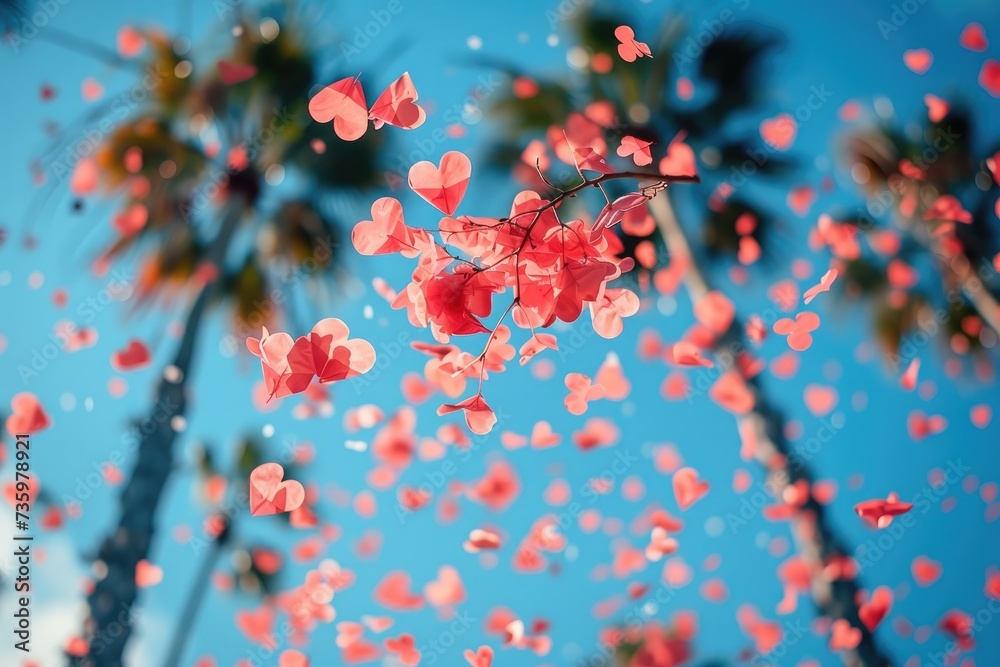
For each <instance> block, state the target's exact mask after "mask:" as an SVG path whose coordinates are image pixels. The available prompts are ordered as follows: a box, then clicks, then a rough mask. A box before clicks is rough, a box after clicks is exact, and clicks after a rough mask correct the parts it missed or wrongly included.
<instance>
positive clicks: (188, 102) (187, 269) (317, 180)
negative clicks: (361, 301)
mask: <svg viewBox="0 0 1000 667" xmlns="http://www.w3.org/2000/svg"><path fill="white" fill-rule="evenodd" d="M307 23H308V21H306V20H304V17H303V16H302V15H299V14H296V13H294V12H293V11H292V10H290V9H289V10H284V9H281V8H278V9H275V10H273V11H272V12H271V13H269V14H261V15H257V14H253V13H251V12H249V11H246V10H243V11H241V12H240V13H239V15H238V16H237V17H236V19H235V21H234V22H233V23H232V25H231V26H230V25H227V26H225V29H226V33H227V34H226V40H227V41H228V42H229V44H228V46H227V47H226V49H225V52H224V53H223V54H222V57H221V58H219V59H218V60H217V61H216V60H212V61H211V62H208V63H197V62H195V61H194V60H193V59H192V57H191V56H190V55H189V53H188V50H187V41H186V40H183V39H181V40H171V39H169V38H168V37H167V36H166V35H164V34H162V33H161V32H158V31H156V30H144V31H141V33H140V34H141V37H142V39H144V41H145V44H146V53H147V57H148V65H149V69H148V70H147V71H148V72H151V73H155V74H150V75H149V76H147V77H146V78H145V79H143V82H142V84H141V85H143V87H144V88H145V89H146V92H147V93H148V102H147V103H146V104H145V105H143V106H142V107H141V108H139V109H136V111H135V112H134V113H133V114H132V115H131V116H130V117H129V118H127V119H126V120H124V121H123V122H122V123H121V124H119V125H118V126H117V127H115V128H114V129H113V131H111V132H110V133H108V134H107V135H106V136H105V137H104V138H103V140H102V141H101V143H100V146H99V147H98V148H97V151H96V152H95V154H94V157H93V159H92V161H89V162H87V161H82V162H81V163H80V164H78V165H77V166H76V172H75V175H79V174H81V173H82V174H83V176H81V180H86V179H85V178H84V176H86V171H87V170H89V169H95V170H96V173H97V175H98V179H99V186H100V193H101V194H102V195H105V196H107V197H110V198H113V199H114V200H115V201H116V202H118V203H119V204H120V213H119V215H118V216H116V218H115V226H116V228H117V229H118V231H119V235H118V237H117V238H116V239H115V240H114V242H113V243H111V245H110V246H109V247H108V248H107V250H106V252H105V253H104V254H103V255H102V257H101V260H100V262H99V263H100V264H103V265H108V264H110V263H111V262H113V261H119V260H122V259H124V258H125V256H126V255H132V256H138V258H139V260H138V261H139V266H140V269H139V274H138V279H137V284H136V285H135V286H134V287H135V291H136V293H137V295H138V297H139V300H140V302H141V303H144V304H153V303H159V304H162V305H166V306H170V305H172V304H175V303H178V302H189V303H190V304H191V305H190V307H189V310H188V311H187V316H186V319H185V320H184V330H183V334H182V336H181V339H180V342H179V345H178V349H177V352H176V355H175V356H174V358H173V361H172V363H171V364H170V365H169V366H167V368H166V369H165V370H164V372H163V375H162V377H161V379H160V380H159V383H158V386H157V390H156V396H155V404H154V406H153V408H152V410H151V411H150V413H149V416H148V417H147V418H146V419H145V420H143V421H141V422H139V423H137V424H136V425H135V426H134V428H133V431H132V432H133V434H134V435H135V437H136V438H137V439H138V441H139V444H138V454H137V460H136V463H135V468H134V470H133V472H132V475H131V476H130V477H129V479H128V481H127V483H126V484H125V486H124V489H123V491H122V494H121V499H120V515H119V517H118V520H117V523H116V526H115V528H114V530H113V531H112V532H111V533H110V535H109V536H108V537H107V538H106V539H105V540H104V541H103V542H102V544H101V546H100V549H99V551H98V553H97V555H96V561H95V566H94V572H95V574H96V579H97V581H96V583H95V585H94V588H93V591H92V592H91V594H90V596H89V600H88V601H89V608H90V616H89V618H88V620H87V622H86V624H85V628H84V633H83V638H84V639H85V640H87V641H88V643H89V646H90V648H89V649H88V651H87V652H86V653H84V654H82V655H73V656H70V662H71V664H72V665H75V666H76V667H83V666H87V667H105V666H107V667H120V665H121V664H122V652H123V650H124V647H125V644H126V642H127V640H128V638H129V635H130V634H131V630H132V628H131V619H132V617H133V615H132V614H124V615H123V614H122V610H123V609H126V610H128V609H131V607H132V606H133V605H134V604H135V601H136V593H137V590H136V583H135V570H136V565H137V564H138V563H139V561H140V560H142V559H145V558H147V556H148V554H149V552H150V545H151V542H152V539H153V536H154V535H155V533H156V513H157V508H158V507H159V504H160V500H161V497H162V495H163V490H164V487H165V484H166V482H167V479H168V477H169V475H170V473H171V471H172V468H173V466H174V453H173V445H174V442H175V440H176V438H177V434H178V432H180V431H182V430H183V429H184V423H185V422H184V417H185V414H186V411H187V402H188V382H189V378H190V376H191V373H192V371H193V361H194V355H195V349H196V346H197V342H198V336H199V333H200V331H201V329H202V326H203V324H204V321H205V319H206V317H207V316H208V313H209V312H210V310H212V309H213V308H216V307H225V308H227V309H228V310H229V312H230V313H231V319H232V326H233V331H234V338H233V340H234V341H235V342H236V344H237V345H238V344H239V342H240V341H242V339H244V338H245V337H246V336H247V335H249V334H254V335H255V334H256V333H257V332H259V331H260V327H261V326H266V325H271V324H274V323H275V320H276V318H278V317H280V316H281V315H282V314H284V315H289V312H288V310H289V308H290V307H291V304H292V303H293V301H294V298H293V297H294V295H293V294H292V292H293V290H295V289H297V288H299V287H301V286H303V285H306V284H309V285H312V286H314V287H317V288H318V287H321V286H322V281H323V280H324V279H327V278H329V277H330V276H331V275H335V274H336V273H337V271H338V269H337V266H338V264H337V249H338V245H339V241H338V239H339V232H338V225H337V222H336V217H337V212H338V210H341V209H348V208H349V206H350V204H352V203H353V202H352V201H351V200H349V199H348V200H345V197H346V196H347V195H348V193H351V192H357V191H358V190H359V189H363V188H367V187H370V186H373V185H374V184H375V183H376V180H377V178H378V175H379V173H380V172H379V167H378V160H379V151H380V147H381V141H382V135H381V133H374V132H370V133H368V134H367V135H366V136H365V137H364V138H363V139H361V140H359V141H356V142H353V143H344V142H341V141H339V140H336V139H335V138H334V135H333V133H332V132H328V131H327V130H328V128H325V127H322V126H319V125H317V124H316V123H313V122H312V121H311V119H310V118H309V115H308V111H307V105H308V101H309V97H310V92H311V91H312V88H313V87H314V86H315V84H317V83H320V82H321V81H319V79H320V77H321V76H322V77H326V76H329V75H330V72H328V71H326V72H323V73H320V72H319V71H318V70H319V66H318V54H317V48H316V47H315V46H314V45H312V44H310V37H309V34H308V31H307V30H306V27H307V26H306V24H307ZM323 82H325V81H323ZM74 180H76V179H74ZM283 311H284V312H283ZM292 315H294V314H292ZM227 531H228V525H227V526H226V531H220V533H219V534H220V536H224V535H225V534H226V532H227ZM218 542H219V544H220V545H221V544H222V543H224V540H222V539H219V540H218ZM123 618H124V619H125V620H124V627H121V626H122V624H123V623H122V619H123ZM109 629H111V630H112V632H110V633H109V632H108V630H109ZM76 653H79V651H77V652H76Z"/></svg>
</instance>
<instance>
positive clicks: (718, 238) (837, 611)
mask: <svg viewBox="0 0 1000 667" xmlns="http://www.w3.org/2000/svg"><path fill="white" fill-rule="evenodd" d="M730 22H731V21H730ZM716 23H719V29H718V30H715V31H711V30H709V27H708V24H707V23H705V24H703V27H702V29H701V30H700V31H698V32H695V31H689V30H688V26H687V24H686V22H685V20H684V19H683V18H682V17H680V16H677V15H673V14H668V15H667V16H666V17H665V19H664V20H663V23H662V25H661V27H660V29H659V31H658V33H657V34H656V36H655V38H654V39H653V40H650V46H651V47H652V52H653V54H654V56H655V57H654V58H651V59H650V58H640V59H639V60H636V61H635V62H632V63H623V62H621V60H620V59H619V58H618V56H617V53H616V51H617V46H618V42H617V40H616V39H615V37H614V33H615V29H616V28H617V27H618V26H620V25H625V24H629V22H628V21H627V20H626V19H624V18H622V17H619V16H613V15H611V14H608V13H602V12H601V11H599V10H597V11H593V12H590V11H582V12H581V13H580V15H579V16H577V17H576V18H575V20H574V21H573V27H574V30H575V35H576V38H577V42H578V44H579V46H578V47H577V48H571V49H570V50H569V54H570V57H569V59H570V61H571V63H572V64H574V65H575V66H576V68H577V71H576V72H575V73H574V76H573V78H572V80H571V81H562V80H558V79H543V80H536V79H533V78H531V77H530V76H529V75H527V74H526V73H523V72H520V71H518V70H517V68H515V67H511V66H508V65H506V64H502V63H501V64H499V65H497V63H487V64H491V65H493V66H499V67H501V68H502V69H505V70H506V71H507V72H508V73H509V74H510V76H511V78H512V81H513V85H512V87H511V90H512V92H511V93H510V94H509V95H506V96H504V97H502V98H501V99H499V100H498V101H496V102H495V103H494V104H493V105H492V106H491V108H490V112H491V113H492V115H493V116H494V118H495V119H496V121H497V122H498V124H499V125H500V139H499V140H498V141H497V142H496V143H495V145H494V146H493V148H492V150H491V156H492V161H493V163H494V164H495V165H496V166H498V167H501V168H504V169H510V168H511V167H512V166H513V167H514V168H515V173H521V174H523V175H525V176H526V180H528V179H531V180H530V181H529V182H531V183H532V185H533V186H535V187H543V188H544V187H545V184H544V183H542V182H541V179H538V178H534V179H532V175H531V174H530V171H531V170H530V169H525V167H526V165H525V163H524V159H523V157H522V152H521V147H523V146H524V145H525V144H526V143H527V142H528V140H531V139H537V138H539V136H541V135H543V134H544V133H545V132H546V131H549V129H550V128H556V134H557V135H559V136H561V134H560V133H559V129H558V128H565V127H566V126H567V123H568V122H569V121H570V119H571V116H572V115H573V114H574V113H576V114H580V113H581V112H584V113H585V112H586V111H588V107H590V106H591V105H592V104H593V103H603V104H607V103H610V104H611V105H612V106H613V108H614V115H615V117H616V118H617V119H618V120H617V124H615V125H614V126H613V127H610V128H609V127H607V126H604V127H602V128H601V133H602V135H603V136H604V137H605V138H606V139H607V140H608V145H609V146H611V147H612V148H613V147H614V143H613V142H612V140H615V139H617V140H620V139H621V137H623V136H625V135H631V136H634V137H637V138H639V139H642V140H645V141H652V142H654V143H655V144H656V145H657V146H660V147H663V146H666V145H667V144H669V143H670V142H671V140H672V139H673V138H674V137H676V136H678V133H679V132H684V133H686V137H687V138H686V141H687V143H688V144H689V145H691V147H692V148H693V149H694V152H695V155H697V156H698V158H699V160H700V163H701V165H700V166H701V168H700V169H699V175H700V176H701V181H702V185H701V186H695V185H692V186H688V187H685V188H683V189H682V190H681V191H683V192H687V193H690V195H691V199H690V200H689V201H685V202H684V203H685V204H686V205H688V206H689V207H690V208H695V209H697V210H698V211H699V213H700V214H701V216H702V223H701V234H700V238H699V241H700V243H699V245H698V247H697V249H694V248H692V246H691V244H690V242H689V238H688V230H687V229H685V227H684V226H683V225H682V224H681V223H680V221H679V220H678V217H677V215H676V213H675V209H674V205H673V203H672V201H671V198H672V195H673V192H672V191H671V190H670V189H668V190H667V191H666V192H665V193H663V194H661V195H660V196H658V197H656V198H654V199H653V200H652V201H651V202H650V204H649V211H650V213H651V214H652V216H653V218H654V219H655V223H656V225H655V231H653V232H652V233H650V234H649V235H648V236H646V237H640V238H636V237H632V236H629V235H628V234H627V233H625V232H624V231H623V230H621V229H620V228H616V229H619V233H620V234H621V235H622V241H623V245H624V247H625V249H626V251H627V252H628V251H630V250H632V249H635V248H636V247H637V246H638V245H639V244H640V243H642V242H644V241H651V242H653V243H655V244H658V245H662V246H663V247H665V249H666V255H668V256H669V257H670V258H671V259H672V260H673V261H675V262H681V263H683V262H684V261H685V260H686V262H687V267H688V268H687V270H686V272H685V273H684V277H683V280H684V284H685V287H686V289H687V292H688V294H689V296H690V299H691V301H692V303H698V302H699V301H701V300H702V299H704V298H705V297H706V296H707V295H708V294H709V293H710V292H711V291H712V287H711V285H710V283H709V280H708V278H707V276H706V273H705V271H704V268H703V262H702V261H703V260H709V261H712V260H715V259H720V258H726V257H732V256H733V255H734V254H736V253H737V251H738V249H739V246H740V236H741V233H740V231H738V229H737V222H736V221H737V220H738V219H739V218H740V217H741V216H742V215H743V214H749V215H750V216H752V217H753V218H754V219H755V221H756V226H755V227H754V228H753V231H752V232H751V233H750V234H749V236H752V237H753V238H754V240H755V241H757V243H758V244H759V245H760V247H761V248H763V249H764V250H765V253H766V251H767V247H766V242H767V240H768V238H769V236H770V233H771V232H772V231H773V227H774V225H773V216H772V215H770V214H769V212H768V211H767V210H765V209H763V208H762V207H761V206H760V205H759V203H758V202H756V201H755V200H754V199H753V198H752V197H751V196H750V195H748V194H747V188H745V187H744V186H745V184H746V182H747V177H746V176H747V173H748V172H751V173H752V174H754V175H757V176H768V177H770V176H779V175H781V174H783V173H786V172H788V171H790V170H791V169H792V168H793V167H794V163H793V162H791V161H790V160H788V159H784V158H782V157H780V156H779V155H778V154H776V153H775V152H774V151H769V150H766V149H762V148H760V144H759V143H755V142H756V138H751V137H748V136H743V137H741V136H739V135H738V133H737V131H735V126H738V125H739V123H738V122H737V117H738V116H740V115H741V114H745V113H746V112H748V111H752V110H754V109H755V107H756V106H757V105H758V104H760V103H761V102H763V96H764V92H763V89H762V86H761V85H760V84H759V81H758V77H757V72H758V69H759V67H760V64H761V61H762V59H763V58H764V57H765V55H766V54H767V52H768V51H769V50H770V49H771V48H772V47H773V46H775V45H776V44H777V43H778V39H777V38H776V37H774V36H771V35H770V34H768V33H766V32H764V31H762V30H760V29H759V28H758V29H754V30H753V31H751V30H746V29H741V28H740V27H739V26H738V25H729V26H727V25H725V24H722V23H721V22H719V21H716ZM703 43H704V44H705V45H704V46H702V44H703ZM695 82H697V90H695V86H694V84H695ZM671 84H673V85H671ZM675 90H676V91H677V93H676V94H675ZM682 99H686V100H687V101H682ZM595 125H598V124H597V123H595ZM682 136H683V135H682ZM557 140H558V139H557ZM550 143H551V136H550ZM609 152H610V151H609ZM761 154H763V157H761ZM748 163H749V164H752V168H748V167H747V165H748ZM654 166H655V165H654ZM654 178H655V177H654ZM751 189H752V188H751ZM679 192H680V191H679ZM705 202H708V205H707V207H706V206H705ZM743 235H747V234H746V233H745V232H744V233H743ZM637 259H639V258H638V257H637ZM662 263H664V258H663V257H662V256H658V257H657V265H661V264H662ZM638 264H639V265H640V266H641V265H642V262H641V261H639V262H638ZM648 268H656V267H648ZM641 277H642V276H641V274H640V278H641ZM713 347H714V351H715V352H716V364H717V365H719V366H720V367H721V370H723V371H734V372H739V367H738V366H737V361H738V359H739V356H740V355H739V353H741V352H745V351H747V350H749V349H750V346H749V344H748V343H747V340H746V336H745V334H744V330H743V325H742V323H741V322H740V320H739V318H738V317H737V318H734V320H733V322H732V324H731V326H730V328H729V330H728V331H727V332H726V333H725V334H724V335H722V336H719V337H718V338H717V340H716V341H715V343H714V345H713ZM746 384H747V387H748V388H749V389H750V391H751V393H752V394H753V397H754V408H753V409H752V410H751V411H750V412H748V413H747V414H745V415H743V416H741V417H739V418H738V421H739V427H740V433H741V434H742V435H743V437H744V438H748V439H752V440H754V441H755V443H756V446H755V449H754V456H755V458H756V460H757V461H758V462H759V463H760V464H761V465H762V467H763V469H764V470H765V471H766V475H767V485H768V488H769V489H770V490H771V492H772V493H773V495H774V497H775V499H776V500H777V501H778V502H782V499H783V498H787V497H788V496H789V494H791V492H792V490H793V489H794V488H801V487H802V486H803V485H808V486H807V487H806V488H811V486H812V475H811V473H810V471H809V469H808V468H807V467H806V465H805V462H804V461H803V457H799V456H792V455H791V454H792V452H791V451H790V447H789V444H788V442H787V441H786V439H785V436H784V419H783V416H782V414H781V412H780V411H779V410H778V409H777V408H776V407H775V406H774V405H773V404H771V402H770V401H769V400H768V399H767V397H766V395H765V394H764V392H763V388H762V386H761V384H760V382H759V379H758V378H756V377H755V378H753V379H750V380H747V381H746ZM807 495H808V496H809V497H808V498H807V499H805V500H804V501H803V502H802V503H801V504H800V505H798V507H797V510H796V511H794V512H793V513H792V515H791V518H790V524H791V528H792V533H793V535H794V537H795V540H796V543H797V546H798V549H799V552H800V555H801V557H802V558H803V559H804V561H805V564H806V566H807V568H808V570H809V572H810V574H811V578H812V583H811V586H810V593H811V594H812V598H813V601H814V602H815V604H816V606H817V608H818V610H819V612H820V613H821V614H823V615H825V616H827V617H829V618H831V619H834V620H836V619H841V618H843V619H846V620H847V621H848V622H849V623H850V624H851V625H852V626H854V627H855V628H858V629H859V630H860V632H861V634H862V638H861V641H860V643H859V644H858V646H857V648H856V649H853V650H849V651H843V652H842V657H843V659H844V662H845V664H847V665H850V666H851V667H862V666H863V667H882V666H883V665H886V664H888V660H887V659H886V658H885V657H884V656H883V655H882V654H881V652H880V651H879V649H878V648H877V646H876V644H875V640H874V637H873V636H872V634H871V633H870V632H869V631H868V630H867V628H866V627H865V626H864V625H863V624H862V623H861V622H860V620H859V617H858V603H857V599H858V592H859V585H858V583H857V581H856V580H855V579H854V578H853V575H851V574H850V573H849V572H846V571H845V570H844V569H843V568H830V567H828V565H830V564H831V563H836V562H841V559H844V558H846V557H848V556H849V554H850V552H849V551H848V550H847V549H846V548H845V547H844V546H843V545H842V544H840V542H839V540H838V539H837V538H836V536H835V535H834V533H833V531H832V530H831V528H830V526H829V524H828V522H827V520H826V517H825V514H824V510H823V506H822V505H821V504H820V503H818V502H817V501H816V500H815V499H814V498H813V497H812V496H811V494H807ZM834 570H839V574H832V572H833V571H834ZM651 664H655V663H651Z"/></svg>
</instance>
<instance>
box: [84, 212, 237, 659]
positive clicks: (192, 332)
mask: <svg viewBox="0 0 1000 667" xmlns="http://www.w3.org/2000/svg"><path fill="white" fill-rule="evenodd" d="M244 210H245V205H244V203H243V202H242V201H231V202H230V203H229V204H227V207H226V210H225V212H224V214H223V220H222V226H221V228H220V230H219V232H218V235H217V236H216V238H215V240H214V241H213V242H212V246H211V247H210V248H209V253H208V260H209V261H210V262H212V263H213V264H214V265H215V266H216V267H219V270H220V272H221V270H222V263H223V260H224V259H225V256H226V250H227V249H228V248H229V243H230V241H231V240H232V238H233V235H234V233H235V231H236V228H237V226H238V224H239V221H240V219H241V217H242V215H243V212H244ZM216 286H217V280H216V279H213V280H211V281H209V282H207V283H206V284H205V285H204V287H203V288H202V290H201V293H200V294H199V295H198V298H197V300H196V301H195V303H194V305H193V306H192V307H191V311H190V312H189V313H188V318H187V322H186V323H185V327H184V336H183V337H182V338H181V343H180V347H179V348H178V350H177V354H176V356H175V357H174V361H173V364H172V366H173V369H172V372H171V373H164V376H163V377H162V378H161V379H160V383H159V386H158V387H157V392H156V403H155V404H154V406H153V409H152V410H151V411H150V414H149V417H148V418H147V419H146V420H145V421H143V422H142V423H141V424H140V426H139V429H138V430H139V436H138V437H139V448H138V456H137V460H136V464H135V469H134V470H133V471H132V476H131V477H130V478H129V481H128V483H127V484H126V485H125V488H124V489H123V491H122V494H121V500H120V505H121V514H120V516H119V519H118V526H117V528H115V530H114V532H113V533H112V534H111V535H109V536H108V537H106V538H105V539H104V541H103V543H102V544H101V547H100V550H99V551H98V555H97V561H98V563H99V564H100V566H101V567H100V570H103V574H104V576H103V577H100V576H99V578H98V581H97V583H96V584H95V586H94V590H93V591H92V592H91V594H90V596H89V597H88V600H87V601H88V604H89V606H90V617H89V618H88V619H87V621H86V623H85V625H84V635H83V636H84V638H85V639H86V640H87V641H88V642H89V646H90V648H89V651H88V653H87V655H84V656H79V657H73V656H70V659H69V664H70V665H71V667H122V665H123V662H122V660H123V658H122V655H123V652H124V650H125V644H126V642H127V641H128V638H129V636H130V635H131V634H132V623H133V620H134V617H135V616H136V609H135V604H136V594H137V589H136V584H135V569H136V566H137V565H138V563H139V561H140V560H143V559H144V558H146V557H147V556H148V555H149V551H150V544H151V542H152V539H153V535H154V534H155V532H156V512H157V509H158V507H159V504H160V499H161V498H162V496H163V489H164V487H165V486H166V483H167V479H168V478H169V477H170V473H171V470H172V467H173V445H174V441H175V440H176V439H177V432H176V431H175V430H174V429H175V423H174V421H175V418H176V417H183V416H184V414H185V413H186V409H187V391H186V387H187V381H188V377H189V376H190V372H191V366H192V360H193V358H194V348H195V343H196V342H197V338H198V332H199V330H200V328H201V324H202V322H203V321H204V318H205V313H206V310H207V308H208V306H209V302H210V301H211V300H212V298H213V297H214V295H215V292H216Z"/></svg>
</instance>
